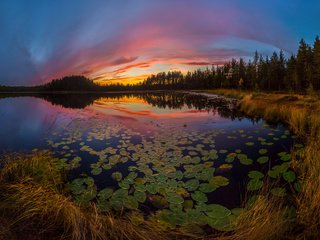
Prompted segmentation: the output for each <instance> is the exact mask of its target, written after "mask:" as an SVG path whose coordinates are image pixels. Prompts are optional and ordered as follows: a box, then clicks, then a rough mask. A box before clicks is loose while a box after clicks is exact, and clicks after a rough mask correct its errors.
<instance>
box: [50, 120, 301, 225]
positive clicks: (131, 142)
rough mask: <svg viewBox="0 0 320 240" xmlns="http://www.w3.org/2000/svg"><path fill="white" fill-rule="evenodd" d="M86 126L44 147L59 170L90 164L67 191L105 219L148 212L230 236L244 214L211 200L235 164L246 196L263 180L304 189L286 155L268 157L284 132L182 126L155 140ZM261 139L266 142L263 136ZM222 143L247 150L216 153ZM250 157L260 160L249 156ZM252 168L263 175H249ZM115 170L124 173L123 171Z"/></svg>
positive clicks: (100, 124) (280, 190)
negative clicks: (106, 214) (102, 181)
mask: <svg viewBox="0 0 320 240" xmlns="http://www.w3.org/2000/svg"><path fill="white" fill-rule="evenodd" d="M89 124H90V125H88V124H86V125H85V126H83V125H82V124H81V122H77V121H76V122H75V123H74V124H72V125H70V124H69V125H68V126H67V127H65V128H64V129H62V130H61V131H60V132H54V133H53V135H52V136H51V138H49V139H48V141H47V142H48V145H49V146H51V147H52V148H53V150H54V151H55V152H56V153H57V154H58V155H59V156H60V159H59V160H58V162H57V165H58V166H59V167H60V168H61V169H67V170H72V169H76V168H79V167H80V166H81V162H83V161H87V162H89V163H90V169H87V170H86V172H85V174H84V176H81V177H79V178H73V179H71V181H70V182H69V183H68V184H67V187H68V190H69V191H70V192H71V193H72V194H73V195H74V197H75V200H76V201H77V202H78V203H79V204H86V203H88V202H90V201H95V202H96V203H97V206H98V207H99V209H100V210H101V211H102V212H103V211H110V210H115V211H119V210H122V209H128V210H137V209H141V208H143V207H147V208H148V209H149V210H150V209H151V210H152V212H153V214H151V215H152V217H156V218H157V219H158V221H160V222H162V223H163V224H164V225H166V226H168V227H175V226H183V225H187V224H198V225H206V224H208V225H210V226H211V227H212V228H214V229H217V230H224V231H228V230H232V228H233V222H234V220H235V219H236V217H237V216H238V215H239V214H240V213H241V211H242V210H243V209H242V208H233V209H228V208H226V207H225V206H222V205H220V204H216V203H215V202H214V200H213V199H210V197H209V196H208V195H209V194H210V193H212V192H214V191H216V190H217V189H223V188H225V187H227V186H228V185H229V184H230V181H229V179H228V178H227V176H228V173H230V171H231V169H233V168H234V165H236V164H240V165H242V166H244V167H247V172H248V173H247V176H248V178H247V179H243V181H246V182H247V185H246V189H247V191H249V192H253V193H255V192H257V191H259V190H260V189H261V188H262V187H263V185H264V180H265V179H266V178H269V179H276V180H279V179H280V180H281V181H282V180H283V181H284V182H286V183H287V184H290V185H291V184H292V185H293V186H294V188H295V189H296V190H297V191H299V189H300V188H301V186H300V183H299V181H297V179H296V176H295V173H294V172H293V171H292V170H291V169H290V163H289V161H290V159H291V155H290V154H289V152H288V151H289V150H288V151H282V152H279V153H278V157H277V159H270V155H269V153H270V152H271V151H272V146H273V145H274V144H275V143H277V142H278V141H280V140H281V139H286V138H289V137H291V136H290V133H289V131H287V130H286V131H284V132H282V131H281V130H279V129H277V128H272V127H270V126H268V125H261V126H258V127H255V128H254V129H251V130H250V129H249V130H244V129H235V130H225V129H214V130H206V131H200V130H194V129H193V130H188V129H186V128H184V127H181V128H170V129H168V128H167V129H158V130H156V131H155V132H154V134H150V133H144V132H139V131H134V130H133V129H131V128H128V127H126V126H125V125H122V124H121V123H117V124H110V123H109V122H106V121H98V120H97V121H90V123H89ZM262 133H263V137H264V138H263V137H261V136H259V134H261V135H262ZM220 139H225V140H228V141H234V142H237V143H239V142H241V143H243V144H242V145H243V148H241V149H240V148H236V149H230V147H229V148H228V149H224V148H220V149H219V148H218V147H217V145H218V142H219V140H220ZM295 147H296V148H297V149H301V148H302V147H303V146H302V145H300V144H296V146H295ZM251 151H257V152H258V154H259V156H258V157H256V158H253V157H250V156H251V155H252V154H250V152H251ZM271 160H272V161H271ZM250 165H253V166H255V168H256V166H257V165H258V166H261V169H250ZM118 166H122V167H123V166H125V168H126V169H123V171H122V170H121V168H120V169H119V168H117V167H118ZM268 166H270V167H268ZM266 167H267V170H263V169H265V168H266ZM114 169H117V170H114ZM101 174H105V175H106V176H109V177H110V176H111V179H112V181H110V183H109V184H107V185H106V186H104V188H100V189H99V188H98V187H97V185H96V184H95V178H96V176H98V175H99V176H101ZM286 191H287V190H286V186H283V184H282V185H279V186H278V187H274V188H272V189H271V193H272V194H274V195H275V196H278V197H283V196H285V195H286V194H287V193H286Z"/></svg>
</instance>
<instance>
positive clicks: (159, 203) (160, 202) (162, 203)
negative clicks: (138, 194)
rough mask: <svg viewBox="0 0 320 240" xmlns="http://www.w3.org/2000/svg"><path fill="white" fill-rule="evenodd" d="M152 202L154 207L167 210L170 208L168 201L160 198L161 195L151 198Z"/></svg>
mask: <svg viewBox="0 0 320 240" xmlns="http://www.w3.org/2000/svg"><path fill="white" fill-rule="evenodd" d="M150 201H151V203H152V205H153V206H155V207H156V208H159V209H161V208H166V207H167V206H168V201H167V199H166V198H164V197H162V196H160V195H154V196H151V197H150Z"/></svg>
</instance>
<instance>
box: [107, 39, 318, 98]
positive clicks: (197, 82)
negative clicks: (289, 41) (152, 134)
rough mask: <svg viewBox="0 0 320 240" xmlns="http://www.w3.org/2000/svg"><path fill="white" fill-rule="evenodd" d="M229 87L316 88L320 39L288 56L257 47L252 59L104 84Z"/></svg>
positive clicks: (112, 87) (127, 87)
mask: <svg viewBox="0 0 320 240" xmlns="http://www.w3.org/2000/svg"><path fill="white" fill-rule="evenodd" d="M213 88H231V89H239V88H240V89H248V90H261V91H294V92H305V91H307V90H313V89H315V90H319V89H320V39H319V37H316V39H315V41H314V43H313V45H308V44H307V43H306V42H305V41H304V40H303V39H302V40H301V41H300V45H299V48H298V52H297V54H296V55H292V56H291V57H289V58H288V59H286V58H285V56H284V53H283V51H282V50H281V51H280V52H279V53H277V52H274V53H273V54H272V56H271V57H269V56H265V57H264V56H263V55H262V54H259V53H258V52H257V51H256V52H255V54H254V57H253V60H249V61H248V62H246V61H245V60H244V59H243V58H240V59H239V60H236V59H232V60H231V61H230V62H227V63H225V64H224V65H223V66H212V67H211V68H206V69H205V70H200V69H198V70H196V71H193V72H187V73H186V74H183V73H182V72H180V71H172V72H167V73H166V72H160V73H158V74H155V75H151V76H149V77H148V78H147V79H145V80H144V81H143V82H141V83H140V84H137V85H122V84H114V85H108V89H109V90H130V89H141V90H142V89H143V90H144V89H213Z"/></svg>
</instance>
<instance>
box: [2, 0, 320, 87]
mask: <svg viewBox="0 0 320 240" xmlns="http://www.w3.org/2000/svg"><path fill="white" fill-rule="evenodd" d="M312 2H313V5H312V8H305V7H303V6H304V5H303V4H304V3H302V1H299V0H292V1H289V0H284V1H281V2H280V1H276V0H270V1H268V2H259V3H258V2H255V3H253V2H252V1H249V0H233V1H228V2H223V1H218V0H210V1H209V0H197V1H195V0H184V1H182V0H177V1H169V0H163V1H147V0H140V1H129V0H123V1H99V0H92V1H86V0H77V1H76V0H70V1H63V0H57V1H40V0H35V1H32V2H26V1H23V0H15V1H9V0H4V1H1V2H0V34H1V38H0V62H1V64H0V71H1V73H2V78H1V79H0V84H7V85H33V84H38V83H43V82H47V81H49V80H51V79H53V78H59V77H62V76H64V75H69V74H83V75H86V76H88V77H90V78H92V79H96V80H97V81H103V82H110V81H112V80H115V79H118V80H119V81H124V82H127V81H133V79H138V78H139V79H141V76H144V75H147V74H150V73H156V72H159V71H167V70H170V69H184V70H185V69H194V68H195V67H201V66H206V65H212V64H214V65H216V64H223V63H224V62H225V61H228V60H230V59H231V58H232V57H235V58H239V57H244V58H249V57H251V56H252V55H253V52H254V51H255V50H258V51H261V52H262V53H263V54H265V55H270V54H271V53H272V51H275V50H276V51H277V50H279V49H284V50H285V51H286V52H287V53H288V54H290V53H292V52H295V50H296V44H297V41H298V38H301V37H304V38H306V39H307V41H308V40H309V41H310V40H311V39H313V38H314V35H313V34H316V32H315V31H316V30H317V29H316V28H317V24H313V23H312V21H311V20H312V19H313V20H314V21H315V22H317V10H320V4H319V3H318V2H317V1H316V0H312ZM288 9H289V10H290V11H288ZM299 10H300V11H299ZM306 16H308V18H307V19H308V24H301V22H304V20H301V21H300V22H299V21H298V20H297V19H305V18H304V17H306ZM292 26H294V28H293V27H292ZM109 80H110V81H109Z"/></svg>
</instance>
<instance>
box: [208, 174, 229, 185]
mask: <svg viewBox="0 0 320 240" xmlns="http://www.w3.org/2000/svg"><path fill="white" fill-rule="evenodd" d="M209 182H210V183H211V184H212V185H214V186H216V187H223V186H227V185H228V184H229V179H228V178H226V177H223V176H214V177H213V178H211V179H210V180H209Z"/></svg>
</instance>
